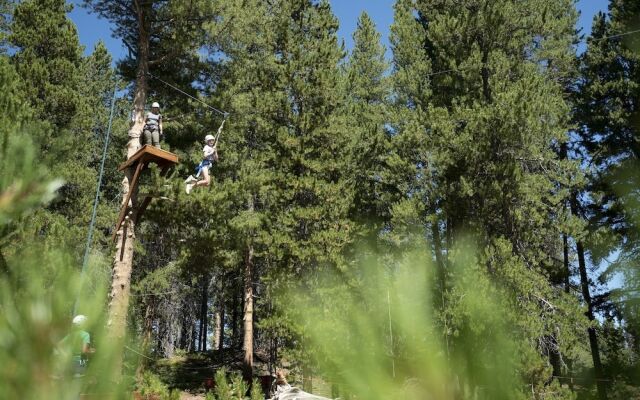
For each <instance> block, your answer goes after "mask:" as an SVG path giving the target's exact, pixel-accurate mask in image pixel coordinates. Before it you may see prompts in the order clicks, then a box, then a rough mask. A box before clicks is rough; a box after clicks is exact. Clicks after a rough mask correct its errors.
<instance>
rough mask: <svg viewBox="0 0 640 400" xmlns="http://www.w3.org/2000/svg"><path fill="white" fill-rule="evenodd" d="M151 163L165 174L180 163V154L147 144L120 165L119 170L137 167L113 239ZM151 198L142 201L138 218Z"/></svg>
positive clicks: (137, 214) (147, 197) (161, 173)
mask: <svg viewBox="0 0 640 400" xmlns="http://www.w3.org/2000/svg"><path fill="white" fill-rule="evenodd" d="M150 163H155V164H156V165H158V167H160V175H161V176H164V175H166V174H167V172H168V171H169V169H170V168H172V167H174V166H175V165H176V164H178V156H177V155H175V154H173V153H170V152H168V151H165V150H162V149H159V148H157V147H154V146H149V145H145V146H143V147H142V148H141V149H140V150H138V151H137V152H136V153H135V154H134V155H133V156H131V158H129V159H128V160H127V161H125V162H124V163H122V164H120V167H118V171H124V170H125V169H127V168H135V170H134V173H133V178H132V179H131V182H129V192H128V193H127V197H126V198H125V200H124V202H123V203H122V208H121V209H120V214H119V215H118V222H116V229H115V230H114V231H113V240H115V238H116V234H117V233H118V229H120V226H121V225H122V222H123V221H124V219H125V217H126V215H127V211H128V210H129V208H130V207H129V201H130V200H131V196H132V195H133V193H136V192H137V190H138V180H139V179H140V173H141V172H142V170H144V169H145V168H146V167H147V166H148V165H149V164H150ZM151 199H152V198H151V196H145V198H144V199H143V200H142V202H140V205H139V206H138V210H137V213H136V216H137V218H138V219H139V218H140V216H141V215H142V213H143V212H144V210H145V209H146V208H147V206H148V205H149V203H150V202H151ZM134 207H135V205H134Z"/></svg>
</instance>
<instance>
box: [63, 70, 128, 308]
mask: <svg viewBox="0 0 640 400" xmlns="http://www.w3.org/2000/svg"><path fill="white" fill-rule="evenodd" d="M117 90H118V81H117V80H116V81H115V83H114V85H113V96H112V97H111V112H110V114H109V125H108V128H107V135H106V137H105V139H104V149H103V150H102V161H101V162H100V173H99V174H98V187H96V198H95V199H94V201H93V212H92V214H91V222H90V223H89V232H88V233H87V244H86V246H85V249H84V257H83V258H82V271H81V272H80V281H82V278H83V277H84V274H85V271H86V269H87V264H88V262H89V250H91V242H92V241H93V230H94V228H95V223H96V214H97V213H98V202H99V201H100V188H101V187H102V177H103V176H104V162H105V160H106V159H107V149H108V147H109V137H110V135H111V126H112V124H113V114H114V109H115V105H116V93H117ZM79 300H80V293H78V297H77V298H76V302H75V304H74V305H73V315H75V314H76V312H77V311H78V301H79Z"/></svg>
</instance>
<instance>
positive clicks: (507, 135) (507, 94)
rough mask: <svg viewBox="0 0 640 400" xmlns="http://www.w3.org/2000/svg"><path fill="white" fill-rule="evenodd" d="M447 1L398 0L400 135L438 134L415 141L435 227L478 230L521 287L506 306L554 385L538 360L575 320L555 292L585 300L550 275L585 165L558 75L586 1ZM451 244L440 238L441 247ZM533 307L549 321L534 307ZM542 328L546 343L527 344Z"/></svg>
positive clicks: (452, 231)
mask: <svg viewBox="0 0 640 400" xmlns="http://www.w3.org/2000/svg"><path fill="white" fill-rule="evenodd" d="M446 3H447V6H446V7H443V2H441V1H417V2H410V1H401V2H398V3H397V5H396V22H395V23H394V26H393V28H392V33H393V36H392V43H393V45H394V49H393V50H394V67H395V68H394V69H395V71H394V75H395V78H394V79H395V80H396V82H398V83H397V88H398V100H399V102H400V104H403V105H404V106H405V107H406V109H408V110H409V116H407V117H405V114H402V113H403V112H405V113H407V111H403V110H401V111H398V113H399V115H400V117H399V118H398V120H399V121H400V122H401V123H399V124H398V127H399V131H400V133H399V136H400V135H402V136H404V137H405V138H407V139H406V140H413V141H415V142H417V143H420V139H421V138H422V142H426V143H427V145H426V146H423V147H415V149H417V150H420V149H424V150H423V152H422V153H420V152H417V153H418V154H416V152H414V153H413V154H416V155H417V157H414V160H415V161H414V162H415V163H416V168H420V169H419V171H420V173H417V174H416V175H415V177H416V179H415V180H414V181H413V185H415V186H417V187H419V188H421V190H422V192H423V193H425V194H426V195H427V196H425V197H424V199H425V200H426V199H428V202H427V201H425V200H423V201H425V203H426V204H425V205H426V206H425V207H424V208H425V209H426V210H427V212H428V214H430V215H436V216H437V217H436V221H437V220H439V221H441V222H439V223H436V229H435V230H433V232H434V234H433V235H432V236H433V237H434V238H436V237H438V238H439V236H440V235H439V232H440V229H442V227H443V226H444V227H445V231H444V235H443V236H444V237H445V238H446V244H447V249H448V250H447V251H449V250H450V249H451V243H452V241H453V240H454V239H455V238H456V237H458V236H460V235H462V234H464V233H471V234H473V235H475V236H476V237H477V240H478V243H479V245H480V246H481V248H482V249H483V250H482V251H483V253H484V255H483V256H482V257H481V259H482V260H484V262H485V263H486V266H487V273H488V274H489V275H490V276H491V277H492V280H493V282H494V283H495V284H498V285H504V286H505V287H507V288H509V290H511V291H512V293H513V295H514V298H517V299H519V300H518V301H514V302H513V303H512V304H511V310H510V313H508V314H505V318H508V319H510V320H511V321H513V322H514V323H516V324H517V326H518V328H519V333H520V335H522V340H521V344H522V346H523V348H522V352H523V353H522V354H527V357H523V358H522V359H521V360H520V366H519V370H520V374H521V375H522V376H523V377H525V380H526V381H527V382H535V383H534V385H535V386H536V387H537V390H545V389H544V381H543V380H538V379H535V378H533V374H535V372H534V371H535V370H536V368H537V367H536V366H538V367H542V366H543V365H544V363H545V362H544V359H543V358H542V357H541V356H548V354H549V353H550V352H552V351H555V350H554V349H556V348H557V346H558V343H560V340H559V338H560V337H571V336H572V335H573V332H574V328H573V327H571V326H570V325H568V324H566V321H563V320H562V318H560V317H559V316H558V315H557V314H556V312H555V311H553V310H551V309H549V308H548V307H546V306H545V304H546V303H545V302H551V303H559V304H562V307H563V311H562V313H563V314H565V315H571V316H572V320H574V321H575V320H576V319H579V311H578V307H577V304H576V302H575V300H573V301H572V300H571V299H570V298H568V297H566V296H565V295H564V293H563V292H562V291H561V290H559V288H554V287H552V286H551V285H550V284H549V282H548V280H547V279H546V275H547V273H548V272H547V271H549V270H553V269H557V268H560V265H558V264H557V262H556V261H555V259H554V258H553V257H551V256H550V255H552V254H556V253H557V248H558V243H559V238H560V235H561V230H559V227H560V226H561V224H562V223H563V220H564V217H563V214H564V210H563V207H562V199H563V198H564V197H565V196H566V193H567V188H568V187H569V180H570V178H571V177H572V176H573V171H574V170H573V168H574V167H572V165H571V164H570V163H566V162H561V161H560V160H558V158H557V155H556V153H555V152H554V149H553V148H554V146H557V145H558V144H560V143H562V142H563V141H566V132H567V130H568V126H569V121H568V120H567V117H566V116H567V114H568V105H567V103H566V101H565V99H564V97H563V93H562V87H561V86H559V85H558V84H557V83H556V81H555V79H554V78H557V77H566V76H568V75H569V74H570V72H571V71H570V70H569V69H568V68H569V67H570V65H571V60H572V54H571V43H572V41H573V26H574V24H575V18H576V12H575V9H574V8H573V5H572V4H571V2H564V3H561V2H555V1H546V0H541V1H532V2H528V3H526V4H524V5H523V4H521V3H518V4H515V3H514V2H511V1H495V2H486V3H483V4H479V3H478V2H474V1H463V2H455V3H454V2H446ZM551 15H553V17H550V16H551ZM522 26H526V27H527V28H526V29H521V28H519V27H522ZM539 65H544V66H545V68H542V69H540V68H539ZM411 147H413V146H411ZM411 147H409V146H407V147H405V149H406V148H411ZM404 151H405V152H406V150H404ZM408 154H410V155H411V154H412V153H411V152H408ZM409 182H411V181H409ZM441 245H442V243H441V242H440V241H439V240H438V242H437V243H436V245H435V246H434V250H435V249H436V248H439V247H440V246H441ZM438 253H439V252H436V254H435V258H436V259H437V258H438V257H439V256H440V257H441V256H442V255H441V254H440V255H439V254H438ZM449 273H452V272H449ZM460 295H463V294H462V293H456V292H455V291H452V292H450V293H449V294H448V296H447V298H446V302H448V303H451V304H455V303H456V298H457V297H456V296H460ZM534 310H535V311H534ZM533 313H535V314H537V313H543V314H544V315H545V319H546V321H547V322H545V323H542V322H541V321H540V320H537V319H529V318H523V315H527V314H533ZM445 315H446V314H445ZM452 315H455V313H453V314H452ZM547 318H548V319H547ZM456 320H457V318H456ZM456 320H454V321H450V322H451V323H453V324H454V326H456V325H455V324H456V323H460V321H459V320H457V321H456ZM583 323H584V322H583ZM445 326H446V325H445ZM450 329H455V328H454V327H450ZM558 330H559V331H560V332H561V334H558ZM445 332H447V330H445ZM445 335H447V334H446V333H445ZM533 338H536V339H535V340H539V343H541V344H542V345H541V347H539V348H527V345H526V344H525V343H526V342H527V340H533ZM450 339H452V342H453V343H452V351H453V353H454V354H457V350H456V342H455V338H450ZM572 340H575V339H572ZM536 352H539V353H540V354H539V355H538V356H537V360H536V356H535V355H534V354H535V353H536ZM476 384H477V382H476Z"/></svg>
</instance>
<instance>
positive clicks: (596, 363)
mask: <svg viewBox="0 0 640 400" xmlns="http://www.w3.org/2000/svg"><path fill="white" fill-rule="evenodd" d="M571 211H572V212H573V214H574V215H578V200H577V198H576V195H575V194H574V196H573V199H572V201H571ZM576 250H577V252H578V270H579V272H580V286H581V288H582V297H583V298H584V302H585V303H586V304H587V312H586V315H587V318H589V321H594V320H595V315H594V314H593V301H592V300H591V293H590V291H589V275H587V264H586V262H585V256H584V253H585V251H584V244H583V243H582V241H581V240H578V241H577V242H576ZM587 331H588V333H589V345H590V346H591V358H592V359H593V368H594V371H595V376H596V386H597V388H598V397H599V398H600V400H607V388H606V385H605V382H604V373H603V372H604V371H603V369H602V361H601V360H600V349H599V346H598V337H597V335H596V330H595V328H594V327H593V326H590V327H589V328H588V330H587Z"/></svg>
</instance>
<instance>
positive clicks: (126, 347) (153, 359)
mask: <svg viewBox="0 0 640 400" xmlns="http://www.w3.org/2000/svg"><path fill="white" fill-rule="evenodd" d="M124 348H125V349H127V350H129V351H130V352H132V353H136V354H137V355H139V356H142V357H144V358H146V359H148V360H151V361H156V360H155V358H151V357H149V356H146V355H144V354H142V353H140V352H139V351H136V350H134V349H132V348H131V347H129V346H127V345H125V346H124Z"/></svg>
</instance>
